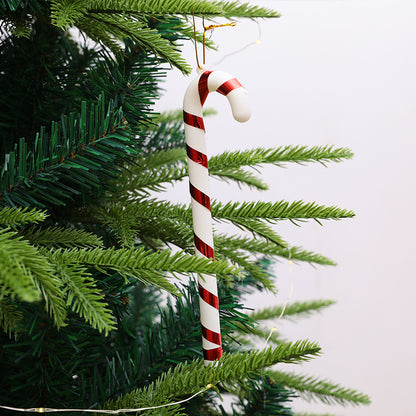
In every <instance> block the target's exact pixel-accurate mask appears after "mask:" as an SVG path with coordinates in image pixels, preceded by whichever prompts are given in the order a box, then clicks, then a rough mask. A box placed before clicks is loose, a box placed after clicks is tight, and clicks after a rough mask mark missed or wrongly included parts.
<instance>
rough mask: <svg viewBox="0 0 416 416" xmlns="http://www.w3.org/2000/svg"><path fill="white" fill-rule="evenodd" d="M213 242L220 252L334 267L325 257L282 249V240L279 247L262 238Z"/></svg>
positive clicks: (226, 238) (218, 238)
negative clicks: (259, 255) (231, 251)
mask: <svg viewBox="0 0 416 416" xmlns="http://www.w3.org/2000/svg"><path fill="white" fill-rule="evenodd" d="M214 241H215V247H217V248H219V249H220V250H221V249H222V247H226V248H227V249H233V250H246V251H247V252H249V253H253V254H263V255H265V256H278V257H283V258H287V259H290V260H292V261H304V262H308V263H315V264H321V265H327V266H334V265H336V263H335V262H333V261H332V260H330V259H328V258H327V257H324V256H322V255H320V254H316V253H313V252H310V251H306V250H303V249H302V248H301V247H282V244H287V243H285V242H284V241H283V240H281V244H280V245H277V244H276V243H272V242H270V241H269V240H266V239H264V238H257V239H251V238H247V237H242V236H228V235H216V236H215V240H214Z"/></svg>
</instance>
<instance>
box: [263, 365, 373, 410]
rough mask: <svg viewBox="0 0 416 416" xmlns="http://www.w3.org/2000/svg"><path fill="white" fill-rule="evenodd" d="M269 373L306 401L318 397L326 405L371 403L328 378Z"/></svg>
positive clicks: (277, 372)
mask: <svg viewBox="0 0 416 416" xmlns="http://www.w3.org/2000/svg"><path fill="white" fill-rule="evenodd" d="M269 374H270V376H271V377H272V378H273V379H274V380H275V381H276V382H277V383H281V384H283V385H285V386H286V387H288V388H291V389H294V390H295V391H296V392H297V393H298V394H299V396H300V397H301V398H303V399H305V400H307V401H311V400H315V399H318V400H320V401H321V402H323V403H325V404H328V405H331V404H340V405H342V406H346V405H348V404H350V405H360V404H364V405H369V404H370V403H371V400H370V398H369V397H368V396H367V395H365V394H363V393H360V392H358V391H356V390H353V389H350V388H346V387H343V386H340V385H339V384H335V383H333V382H331V381H328V380H320V379H318V378H316V377H310V376H305V375H299V374H294V373H286V372H282V371H270V372H269Z"/></svg>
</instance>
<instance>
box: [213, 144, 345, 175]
mask: <svg viewBox="0 0 416 416" xmlns="http://www.w3.org/2000/svg"><path fill="white" fill-rule="evenodd" d="M352 157H353V153H352V152H351V150H350V149H348V148H345V147H341V148H334V147H333V146H313V147H308V146H292V145H289V146H280V147H277V148H267V149H265V148H263V147H258V148H254V149H249V150H237V151H232V152H231V151H227V152H224V153H221V154H220V155H216V156H213V157H211V158H210V160H209V165H210V172H211V173H212V174H217V172H218V173H221V171H222V170H223V169H231V168H233V169H238V168H240V167H242V166H249V167H255V166H259V165H263V164H266V163H267V164H273V165H276V166H283V165H284V163H298V164H303V163H309V162H318V163H321V164H323V165H325V164H326V163H328V162H341V161H342V160H345V159H351V158H352Z"/></svg>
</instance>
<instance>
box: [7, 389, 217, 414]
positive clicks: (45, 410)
mask: <svg viewBox="0 0 416 416" xmlns="http://www.w3.org/2000/svg"><path fill="white" fill-rule="evenodd" d="M213 387H214V386H213V385H212V384H208V385H207V386H206V387H205V388H203V389H202V390H200V391H198V392H196V393H195V394H193V395H192V396H189V397H187V398H186V399H183V400H180V401H178V402H173V403H166V404H161V405H159V406H149V407H140V408H137V409H117V410H108V409H55V408H52V407H31V408H21V407H11V406H3V405H0V408H1V409H5V410H12V411H15V412H25V413H58V412H84V413H101V414H107V415H118V414H120V413H133V412H134V413H137V412H144V411H145V410H154V409H161V408H163V407H169V406H175V405H178V404H182V403H186V402H189V401H190V400H192V399H193V398H194V397H196V396H198V395H199V394H201V393H204V392H206V391H207V390H209V389H211V388H213Z"/></svg>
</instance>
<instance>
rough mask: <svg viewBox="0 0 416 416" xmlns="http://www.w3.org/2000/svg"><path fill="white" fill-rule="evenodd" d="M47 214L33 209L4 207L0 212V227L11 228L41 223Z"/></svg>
mask: <svg viewBox="0 0 416 416" xmlns="http://www.w3.org/2000/svg"><path fill="white" fill-rule="evenodd" d="M46 217H47V213H46V212H45V211H39V210H37V209H35V208H32V209H30V208H28V207H25V208H11V207H4V208H3V209H1V210H0V225H3V226H6V227H12V226H17V225H24V224H28V223H35V224H37V223H38V222H42V221H44V220H45V219H46Z"/></svg>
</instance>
